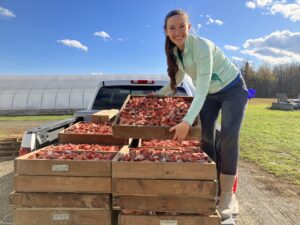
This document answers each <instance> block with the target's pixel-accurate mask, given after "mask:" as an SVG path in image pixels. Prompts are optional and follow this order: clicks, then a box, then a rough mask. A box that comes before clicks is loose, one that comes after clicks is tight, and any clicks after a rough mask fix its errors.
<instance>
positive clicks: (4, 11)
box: [0, 7, 16, 18]
mask: <svg viewBox="0 0 300 225" xmlns="http://www.w3.org/2000/svg"><path fill="white" fill-rule="evenodd" d="M0 16H3V17H8V18H12V17H16V15H15V14H14V13H13V12H12V11H10V10H8V9H5V8H2V7H0Z"/></svg>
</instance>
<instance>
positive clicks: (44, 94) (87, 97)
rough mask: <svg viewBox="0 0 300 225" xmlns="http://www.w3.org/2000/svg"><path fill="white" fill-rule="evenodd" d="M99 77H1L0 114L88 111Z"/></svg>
mask: <svg viewBox="0 0 300 225" xmlns="http://www.w3.org/2000/svg"><path fill="white" fill-rule="evenodd" d="M100 82H101V75H84V76H83V75H82V76H79V75H76V76H75V75H74V76H0V114H1V115H18V114H35V113H39V114H41V113H44V114H46V113H51V114H53V113H73V112H74V111H76V110H79V109H85V108H87V106H88V104H89V102H90V101H91V99H92V98H93V97H94V96H95V95H96V94H97V91H98V88H99V83H100Z"/></svg>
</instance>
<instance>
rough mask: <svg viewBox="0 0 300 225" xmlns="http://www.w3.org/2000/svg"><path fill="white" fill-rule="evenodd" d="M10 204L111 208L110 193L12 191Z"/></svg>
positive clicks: (19, 205) (14, 205) (36, 206)
mask: <svg viewBox="0 0 300 225" xmlns="http://www.w3.org/2000/svg"><path fill="white" fill-rule="evenodd" d="M9 200H10V206H13V207H30V208H31V207H35V208H45V207H46V208H49V207H53V208H93V209H102V210H109V209H110V194H87V193H82V194H78V193H36V192H29V193H25V192H12V193H10V195H9Z"/></svg>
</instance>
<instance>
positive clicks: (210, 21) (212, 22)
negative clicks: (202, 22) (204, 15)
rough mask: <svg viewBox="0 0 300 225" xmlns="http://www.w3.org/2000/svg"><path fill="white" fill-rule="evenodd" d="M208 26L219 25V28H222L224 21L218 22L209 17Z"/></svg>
mask: <svg viewBox="0 0 300 225" xmlns="http://www.w3.org/2000/svg"><path fill="white" fill-rule="evenodd" d="M206 24H207V25H209V24H217V25H219V26H222V25H223V21H221V20H218V19H213V18H211V17H209V16H208V21H207V22H206Z"/></svg>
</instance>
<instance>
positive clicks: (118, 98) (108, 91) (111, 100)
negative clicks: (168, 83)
mask: <svg viewBox="0 0 300 225" xmlns="http://www.w3.org/2000/svg"><path fill="white" fill-rule="evenodd" d="M160 88H162V86H141V85H140V86H106V87H101V88H100V90H99V92H98V94H97V96H96V99H95V101H94V105H93V108H92V109H120V108H121V107H122V105H123V103H124V101H125V99H126V97H127V95H129V94H130V95H147V94H148V93H150V92H153V91H157V90H159V89H160ZM176 95H177V96H178V95H180V96H186V95H187V94H186V91H185V89H184V88H182V87H178V88H177V93H176Z"/></svg>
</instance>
